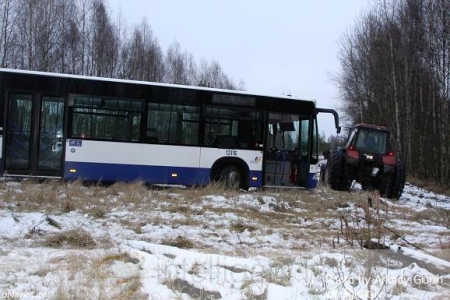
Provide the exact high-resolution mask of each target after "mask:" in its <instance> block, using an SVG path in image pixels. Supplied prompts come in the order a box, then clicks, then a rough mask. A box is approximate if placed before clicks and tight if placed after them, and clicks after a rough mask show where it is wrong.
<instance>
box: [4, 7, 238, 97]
mask: <svg viewBox="0 0 450 300" xmlns="http://www.w3.org/2000/svg"><path fill="white" fill-rule="evenodd" d="M0 67H2V68H14V69H23V70H34V71H45V72H57V73H66V74H77V75H87V76H98V77H109V78H120V79H130V80H144V81H153V82H165V83H174V84H185V85H196V86H205V87H214V88H225V89H243V82H240V83H239V85H237V84H235V83H234V82H233V81H232V80H231V79H230V78H229V77H228V76H227V75H226V74H225V73H224V71H223V70H222V68H221V66H220V64H219V63H218V62H216V61H212V62H208V61H205V60H201V61H200V62H199V63H198V62H197V61H196V60H195V59H194V57H193V55H192V54H190V53H189V52H187V51H186V50H184V51H183V50H182V49H181V46H180V45H179V44H178V43H177V42H174V43H173V44H172V45H171V46H170V47H169V48H168V49H167V51H163V49H161V46H160V45H159V42H158V39H157V37H156V36H155V35H154V34H153V32H152V30H151V27H150V26H149V24H148V22H147V21H146V20H145V19H144V20H142V22H141V23H139V24H138V25H136V26H134V28H132V29H131V30H130V28H128V27H127V26H126V25H125V22H124V20H123V19H121V18H120V17H118V18H117V20H113V18H112V17H111V16H110V14H109V11H108V8H107V6H106V5H105V2H104V1H103V0H1V2H0Z"/></svg>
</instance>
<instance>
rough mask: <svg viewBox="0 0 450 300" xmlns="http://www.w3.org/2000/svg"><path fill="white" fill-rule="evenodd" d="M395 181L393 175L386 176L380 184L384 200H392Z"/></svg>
mask: <svg viewBox="0 0 450 300" xmlns="http://www.w3.org/2000/svg"><path fill="white" fill-rule="evenodd" d="M393 184H394V179H393V176H392V174H385V175H384V177H383V179H381V182H380V188H379V190H380V196H381V197H383V198H392V188H393Z"/></svg>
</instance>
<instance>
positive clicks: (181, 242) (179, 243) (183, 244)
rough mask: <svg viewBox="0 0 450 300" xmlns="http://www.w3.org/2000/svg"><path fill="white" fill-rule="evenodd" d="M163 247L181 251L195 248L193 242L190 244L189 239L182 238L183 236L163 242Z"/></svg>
mask: <svg viewBox="0 0 450 300" xmlns="http://www.w3.org/2000/svg"><path fill="white" fill-rule="evenodd" d="M162 244H163V245H167V246H172V247H177V248H181V249H192V248H194V247H195V244H194V242H192V241H191V240H190V239H188V238H186V237H184V236H181V235H179V236H177V238H176V239H173V240H163V241H162Z"/></svg>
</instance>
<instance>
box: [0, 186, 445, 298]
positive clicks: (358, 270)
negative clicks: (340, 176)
mask: <svg viewBox="0 0 450 300" xmlns="http://www.w3.org/2000/svg"><path fill="white" fill-rule="evenodd" d="M449 228H450V197H449V196H448V195H447V196H446V195H440V194H435V193H432V192H429V191H427V190H426V189H421V188H418V187H416V186H413V185H411V184H407V186H406V187H405V192H404V195H403V196H402V198H401V199H400V200H398V201H391V200H387V199H383V198H380V197H379V195H377V193H373V192H364V191H361V190H360V189H358V188H357V187H356V188H355V189H354V190H353V191H352V192H351V193H347V192H335V191H332V190H330V189H328V188H327V187H320V188H318V189H317V190H315V191H302V190H267V191H252V192H243V191H241V192H237V191H227V190H224V189H222V188H221V187H220V186H208V187H206V188H180V187H147V186H145V185H143V184H142V183H140V182H136V183H130V184H125V183H117V184H114V185H111V186H100V185H85V184H83V183H82V182H72V183H61V182H46V183H35V182H30V181H22V182H13V181H1V182H0V292H1V294H0V299H19V298H20V299H221V298H223V299H406V298H407V299H450V298H449V297H448V296H447V295H450V231H449ZM367 247H368V248H372V249H368V248H367ZM381 248H383V249H381ZM405 297H406V298H405Z"/></svg>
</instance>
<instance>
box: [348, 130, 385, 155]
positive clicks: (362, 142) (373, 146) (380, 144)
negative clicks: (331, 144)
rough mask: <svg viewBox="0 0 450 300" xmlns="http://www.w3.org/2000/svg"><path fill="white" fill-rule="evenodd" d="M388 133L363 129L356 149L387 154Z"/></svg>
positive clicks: (356, 143)
mask: <svg viewBox="0 0 450 300" xmlns="http://www.w3.org/2000/svg"><path fill="white" fill-rule="evenodd" d="M386 136H387V134H386V132H384V131H372V130H365V129H361V130H360V131H359V134H358V136H357V140H356V142H355V144H354V145H355V147H356V149H358V150H359V151H367V152H370V153H376V154H384V153H386Z"/></svg>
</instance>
